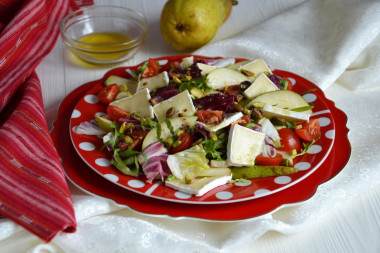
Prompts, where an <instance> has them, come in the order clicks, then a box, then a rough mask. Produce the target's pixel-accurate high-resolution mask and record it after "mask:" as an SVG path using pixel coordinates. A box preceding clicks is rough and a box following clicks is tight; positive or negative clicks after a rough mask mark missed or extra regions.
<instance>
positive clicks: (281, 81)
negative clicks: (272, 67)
mask: <svg viewBox="0 0 380 253" xmlns="http://www.w3.org/2000/svg"><path fill="white" fill-rule="evenodd" d="M279 84H280V85H281V87H282V88H283V89H284V90H286V89H288V85H289V84H288V81H287V80H286V79H281V80H280V82H279Z"/></svg>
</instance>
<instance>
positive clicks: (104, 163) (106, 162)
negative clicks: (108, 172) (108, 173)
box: [95, 158, 111, 167]
mask: <svg viewBox="0 0 380 253" xmlns="http://www.w3.org/2000/svg"><path fill="white" fill-rule="evenodd" d="M95 163H96V164H97V165H99V166H102V167H108V166H110V165H111V162H110V160H108V159H105V158H98V159H96V160H95Z"/></svg>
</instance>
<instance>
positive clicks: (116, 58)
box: [60, 5, 148, 64]
mask: <svg viewBox="0 0 380 253" xmlns="http://www.w3.org/2000/svg"><path fill="white" fill-rule="evenodd" d="M147 24H148V23H147V20H146V19H145V17H144V16H143V15H142V14H140V13H138V12H136V11H134V10H131V9H128V8H124V7H119V6H100V5H99V6H91V7H86V8H82V9H79V10H77V11H74V12H72V13H70V14H68V15H67V16H66V17H64V18H63V20H62V22H61V25H60V29H61V36H62V39H63V42H64V43H65V44H66V45H67V47H68V48H69V49H70V50H71V51H72V52H73V53H74V54H75V55H76V56H78V57H79V58H81V59H82V60H84V61H86V62H90V63H94V64H115V63H119V62H123V61H125V60H128V59H130V58H131V57H133V55H134V54H135V53H136V52H137V51H138V50H139V49H140V47H141V46H142V45H143V44H144V42H145V40H146V37H147V30H148V28H147V27H148V25H147Z"/></svg>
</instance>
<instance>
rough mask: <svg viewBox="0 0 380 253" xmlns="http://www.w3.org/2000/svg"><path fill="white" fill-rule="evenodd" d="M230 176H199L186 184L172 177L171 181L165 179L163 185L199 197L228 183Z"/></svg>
mask: <svg viewBox="0 0 380 253" xmlns="http://www.w3.org/2000/svg"><path fill="white" fill-rule="evenodd" d="M231 178H232V174H231V175H228V176H221V177H201V178H196V179H195V180H194V182H193V183H191V184H186V183H185V182H183V181H181V180H179V179H174V180H171V181H165V186H167V187H170V188H173V189H175V190H178V191H180V192H184V193H187V194H190V195H195V196H197V197H199V196H202V195H204V194H205V193H207V192H209V191H211V190H212V189H214V188H216V187H218V186H221V185H224V184H226V183H228V181H229V180H231Z"/></svg>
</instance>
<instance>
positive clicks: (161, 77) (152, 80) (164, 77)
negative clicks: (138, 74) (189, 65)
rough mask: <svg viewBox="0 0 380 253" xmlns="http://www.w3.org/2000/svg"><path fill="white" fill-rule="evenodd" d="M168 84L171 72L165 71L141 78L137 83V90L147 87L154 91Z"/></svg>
mask: <svg viewBox="0 0 380 253" xmlns="http://www.w3.org/2000/svg"><path fill="white" fill-rule="evenodd" d="M168 84H169V74H168V72H166V71H163V72H161V73H160V74H158V75H155V76H152V77H148V78H143V79H141V80H140V81H139V83H138V85H137V89H136V92H138V91H140V90H142V89H145V88H147V89H149V91H154V90H156V89H158V88H162V87H165V86H168Z"/></svg>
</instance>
